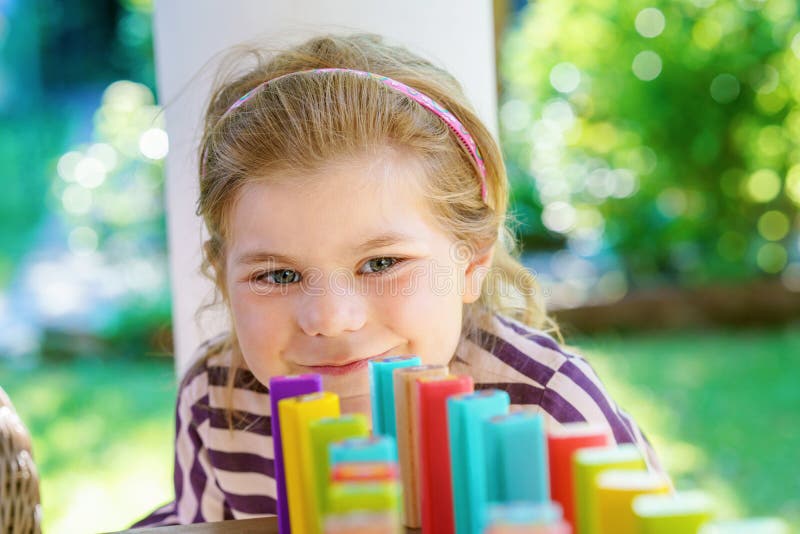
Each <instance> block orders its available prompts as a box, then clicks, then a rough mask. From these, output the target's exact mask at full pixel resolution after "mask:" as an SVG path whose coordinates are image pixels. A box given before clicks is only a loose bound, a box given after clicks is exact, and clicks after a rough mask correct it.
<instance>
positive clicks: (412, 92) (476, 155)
mask: <svg viewBox="0 0 800 534" xmlns="http://www.w3.org/2000/svg"><path fill="white" fill-rule="evenodd" d="M307 72H352V73H353V74H356V75H358V76H362V77H364V78H373V79H376V80H378V81H380V82H382V83H383V84H384V85H386V86H387V87H390V88H392V89H394V90H396V91H398V92H400V93H403V94H404V95H406V96H407V97H409V98H410V99H411V100H413V101H415V102H417V103H418V104H420V105H421V106H422V107H424V108H426V109H428V110H430V111H432V112H433V113H435V114H436V115H438V116H439V117H440V118H441V119H442V120H443V121H444V122H445V124H447V126H448V127H449V128H450V129H451V130H452V131H453V133H455V134H456V137H458V140H459V141H460V142H461V144H462V145H464V148H466V149H467V151H468V152H469V154H470V156H472V159H473V161H474V162H475V164H476V166H477V167H478V172H479V173H480V176H481V198H482V199H483V201H484V202H485V201H486V193H487V192H486V165H485V164H484V162H483V158H482V157H481V154H480V152H479V151H478V146H477V145H476V144H475V140H474V139H473V138H472V136H471V135H470V134H469V132H467V129H466V128H464V125H463V124H461V121H459V120H458V119H457V118H456V117H455V115H453V114H452V113H450V112H449V111H447V110H446V109H445V108H444V107H442V106H441V105H440V104H439V103H438V102H436V101H435V100H433V99H432V98H430V97H428V96H427V95H424V94H422V93H420V92H419V91H417V90H416V89H412V88H411V87H409V86H407V85H406V84H404V83H401V82H398V81H397V80H393V79H391V78H388V77H386V76H382V75H380V74H373V73H371V72H365V71H362V70H353V69H340V68H328V69H311V70H302V71H297V72H290V73H288V74H284V75H282V76H278V77H277V78H273V79H271V80H267V81H265V82H262V83H260V84H258V85H257V86H255V87H253V88H252V89H250V90H249V91H248V92H247V93H246V94H245V95H244V96H242V97H241V98H240V99H239V100H237V101H236V102H234V103H233V104H232V105H231V107H229V108H228V109H227V110H226V111H225V113H223V114H222V116H221V117H220V119H219V120H222V119H224V118H225V117H227V116H228V115H229V114H230V113H231V112H232V111H233V110H235V109H236V108H238V107H239V106H241V105H242V104H244V103H245V102H247V101H248V100H250V98H252V97H253V95H255V94H256V93H257V92H258V91H260V90H261V89H262V88H264V87H266V86H267V84H269V83H272V82H274V81H275V80H280V79H281V78H285V77H287V76H293V75H295V74H303V73H307ZM203 156H204V157H203V160H204V161H203V162H202V164H203V172H205V153H204V154H203Z"/></svg>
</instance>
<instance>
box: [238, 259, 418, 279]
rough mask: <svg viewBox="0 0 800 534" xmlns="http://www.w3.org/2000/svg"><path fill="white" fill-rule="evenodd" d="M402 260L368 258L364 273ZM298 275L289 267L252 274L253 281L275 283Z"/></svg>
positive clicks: (386, 267)
mask: <svg viewBox="0 0 800 534" xmlns="http://www.w3.org/2000/svg"><path fill="white" fill-rule="evenodd" d="M402 261H403V260H401V259H399V258H393V257H383V258H374V259H371V260H368V261H367V262H366V263H365V264H364V265H365V266H369V268H370V272H366V273H364V274H366V275H374V274H380V273H382V272H386V271H388V270H389V269H391V268H392V267H394V266H395V265H397V264H398V263H401V262H402ZM299 276H300V274H299V273H298V272H297V271H293V270H291V269H278V270H276V271H267V272H263V273H257V274H255V275H254V276H253V281H254V282H259V283H267V284H275V285H287V284H291V283H294V282H297V279H298V277H299Z"/></svg>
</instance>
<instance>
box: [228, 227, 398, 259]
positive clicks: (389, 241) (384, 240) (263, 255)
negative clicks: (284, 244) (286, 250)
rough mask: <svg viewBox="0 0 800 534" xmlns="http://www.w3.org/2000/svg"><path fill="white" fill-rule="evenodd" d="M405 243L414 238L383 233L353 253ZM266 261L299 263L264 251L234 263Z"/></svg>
mask: <svg viewBox="0 0 800 534" xmlns="http://www.w3.org/2000/svg"><path fill="white" fill-rule="evenodd" d="M407 241H414V238H413V237H412V236H410V235H407V234H404V233H402V232H395V231H391V232H384V233H382V234H378V235H376V236H374V237H371V238H369V239H367V240H366V241H364V242H363V243H361V244H360V245H357V246H356V247H354V248H353V252H354V253H356V254H357V253H360V252H365V251H367V250H372V249H376V248H381V247H388V246H390V245H395V244H397V243H403V242H407ZM266 260H274V261H278V262H284V263H300V261H299V260H298V259H297V258H295V257H294V256H289V255H286V254H278V253H275V252H267V251H264V250H255V251H250V252H243V253H242V254H240V255H239V256H238V257H237V258H236V263H239V264H243V265H249V264H253V263H261V262H263V261H266Z"/></svg>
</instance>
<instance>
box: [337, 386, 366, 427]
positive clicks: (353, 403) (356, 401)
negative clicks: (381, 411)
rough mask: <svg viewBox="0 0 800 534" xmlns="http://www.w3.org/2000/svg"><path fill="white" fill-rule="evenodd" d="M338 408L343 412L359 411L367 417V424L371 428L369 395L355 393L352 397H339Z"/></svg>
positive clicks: (353, 412) (352, 412)
mask: <svg viewBox="0 0 800 534" xmlns="http://www.w3.org/2000/svg"><path fill="white" fill-rule="evenodd" d="M339 409H340V411H341V412H342V413H343V414H355V413H359V414H361V415H363V416H364V417H366V418H367V426H368V427H369V428H370V429H371V428H372V406H371V404H370V396H369V394H367V395H356V396H353V397H340V398H339Z"/></svg>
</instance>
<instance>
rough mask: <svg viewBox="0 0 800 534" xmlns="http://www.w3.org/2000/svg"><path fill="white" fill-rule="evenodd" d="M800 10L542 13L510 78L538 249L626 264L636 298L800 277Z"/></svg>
mask: <svg viewBox="0 0 800 534" xmlns="http://www.w3.org/2000/svg"><path fill="white" fill-rule="evenodd" d="M797 9H798V6H797V3H796V2H794V1H793V0H765V1H763V2H760V1H755V0H716V1H715V0H692V1H689V0H681V1H664V0H656V1H653V0H648V1H646V2H645V1H643V0H633V1H622V0H588V1H577V0H538V1H536V2H531V3H530V4H529V6H528V8H527V9H526V10H525V11H523V13H522V15H521V17H520V20H519V24H518V25H517V26H516V27H515V28H513V29H511V30H510V31H509V32H508V37H507V39H506V40H505V45H504V52H503V54H502V59H503V61H502V66H501V70H502V75H503V80H504V95H503V105H502V108H501V122H502V143H503V146H504V149H505V151H506V153H507V156H508V159H509V161H508V166H509V170H510V175H511V179H512V181H513V185H514V195H515V206H516V209H517V210H519V212H520V213H521V216H522V218H523V219H524V220H525V222H527V225H528V227H527V229H526V230H525V235H524V236H523V237H524V240H525V242H526V244H528V246H529V247H530V248H533V249H537V248H558V247H561V246H564V244H567V245H568V246H571V247H572V248H574V249H575V250H578V251H579V252H581V254H582V255H583V256H586V257H592V256H596V255H601V254H603V253H610V254H612V255H615V256H617V257H619V258H620V259H621V261H622V264H623V265H624V267H625V270H626V272H627V275H628V276H629V278H630V282H631V286H633V287H637V286H639V287H641V286H645V285H649V284H653V283H662V282H664V281H665V280H669V281H676V282H679V283H683V284H689V285H691V284H701V283H708V282H711V281H716V280H723V279H724V280H742V279H747V278H752V277H756V276H761V275H765V274H766V275H772V274H778V273H781V272H783V271H785V270H786V269H787V266H791V265H792V262H797V258H798V256H799V255H800V241H798V229H799V228H800V219H799V218H798V217H797V207H798V205H800V150H798V143H797V141H798V136H800V109H798V108H797V103H798V99H800V60H799V59H798V58H800V23H799V22H798V18H797ZM798 267H800V266H798V265H797V264H796V263H795V265H794V266H792V267H791V273H792V274H793V275H795V276H796V275H797V273H798V272H800V271H798V270H797V269H798Z"/></svg>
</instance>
